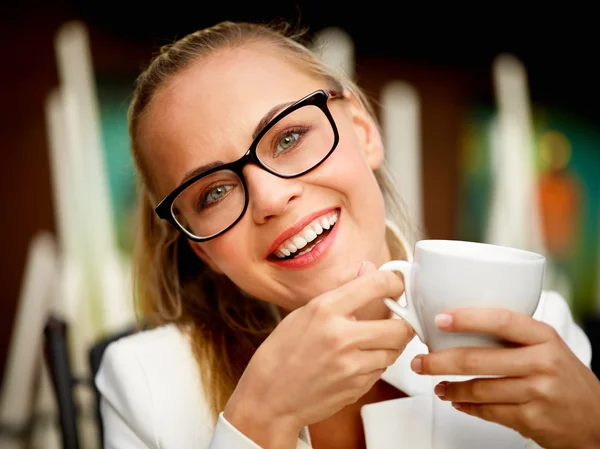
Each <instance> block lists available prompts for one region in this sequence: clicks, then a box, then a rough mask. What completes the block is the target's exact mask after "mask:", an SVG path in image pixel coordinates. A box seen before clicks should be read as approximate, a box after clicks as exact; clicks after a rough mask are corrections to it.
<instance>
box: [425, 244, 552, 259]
mask: <svg viewBox="0 0 600 449" xmlns="http://www.w3.org/2000/svg"><path fill="white" fill-rule="evenodd" d="M437 244H444V245H448V246H452V245H457V244H460V245H465V244H467V245H468V246H471V247H475V246H476V247H479V248H481V247H489V248H493V249H494V250H495V251H498V250H501V251H502V252H504V253H505V254H513V255H517V256H519V257H515V258H513V257H494V258H485V257H483V258H480V257H475V256H474V255H473V254H468V253H458V254H457V253H453V252H451V251H448V249H447V247H445V248H440V247H438V246H436V245H437ZM417 248H418V249H420V250H422V251H425V252H427V253H433V254H437V255H441V256H444V257H450V258H456V259H469V260H480V261H481V262H511V263H520V264H531V263H533V264H537V263H540V262H545V260H546V258H545V257H544V256H543V255H542V254H539V253H536V252H534V251H529V250H525V249H521V248H515V247H512V246H508V245H499V244H492V243H485V242H476V241H469V240H459V239H456V240H452V239H422V240H418V241H417V242H416V243H415V253H416V250H417Z"/></svg>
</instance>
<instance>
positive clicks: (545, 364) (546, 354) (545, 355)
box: [537, 345, 561, 374]
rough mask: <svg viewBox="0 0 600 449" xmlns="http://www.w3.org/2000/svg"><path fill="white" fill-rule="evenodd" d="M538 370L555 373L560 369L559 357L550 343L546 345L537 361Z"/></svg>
mask: <svg viewBox="0 0 600 449" xmlns="http://www.w3.org/2000/svg"><path fill="white" fill-rule="evenodd" d="M537 365H538V368H539V371H540V372H542V373H545V374H552V373H556V372H557V371H558V370H559V369H560V365H561V359H560V355H559V353H558V351H557V350H556V348H555V347H553V346H552V345H546V347H545V349H544V350H543V351H542V352H541V354H540V357H539V359H538V362H537Z"/></svg>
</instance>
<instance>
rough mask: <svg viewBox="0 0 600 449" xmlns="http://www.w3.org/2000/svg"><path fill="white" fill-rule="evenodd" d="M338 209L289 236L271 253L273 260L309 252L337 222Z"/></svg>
mask: <svg viewBox="0 0 600 449" xmlns="http://www.w3.org/2000/svg"><path fill="white" fill-rule="evenodd" d="M338 216H339V209H336V210H335V211H333V212H330V213H328V214H326V215H323V216H321V217H319V218H317V219H315V220H313V221H312V222H311V223H309V224H308V225H307V226H305V227H304V229H302V231H300V232H299V233H298V234H296V235H294V236H293V237H291V238H289V239H288V240H286V241H285V242H283V243H282V244H281V245H279V248H277V250H276V251H275V252H273V253H272V254H271V256H270V257H271V258H272V259H274V260H280V261H282V260H290V259H295V258H297V257H299V256H302V255H304V254H307V253H309V252H311V251H312V250H313V249H314V248H315V247H316V246H317V245H318V244H319V243H320V242H321V241H323V240H324V239H325V238H326V237H327V236H328V235H329V233H330V232H331V230H332V229H333V227H334V226H335V224H336V223H337V220H338Z"/></svg>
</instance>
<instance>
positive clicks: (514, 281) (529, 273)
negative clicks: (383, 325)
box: [380, 240, 546, 352]
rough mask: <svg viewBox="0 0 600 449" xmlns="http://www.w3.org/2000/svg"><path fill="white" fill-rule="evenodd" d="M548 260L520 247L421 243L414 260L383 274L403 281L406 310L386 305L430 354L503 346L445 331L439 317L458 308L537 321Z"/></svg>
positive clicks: (491, 338) (487, 338) (392, 302)
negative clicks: (500, 310)
mask: <svg viewBox="0 0 600 449" xmlns="http://www.w3.org/2000/svg"><path fill="white" fill-rule="evenodd" d="M545 265H546V259H545V258H544V256H542V255H540V254H537V253H534V252H530V251H525V250H521V249H516V248H510V247H506V246H499V245H490V244H486V243H477V242H467V241H459V240H420V241H418V242H417V243H416V244H415V251H414V261H412V262H407V261H404V260H393V261H390V262H387V263H385V264H383V265H382V266H381V267H380V269H384V270H392V271H398V272H400V273H402V275H403V277H404V285H405V294H404V295H403V297H406V301H405V305H402V304H400V302H399V300H398V299H397V300H393V299H391V298H386V299H384V302H385V304H386V305H387V306H388V307H389V308H390V309H391V310H392V312H394V313H395V314H397V315H399V316H400V317H401V318H402V319H404V320H405V321H406V322H408V324H410V325H411V326H412V328H413V329H414V330H415V333H416V334H417V336H418V337H419V338H420V339H421V341H422V342H423V343H425V344H426V345H427V346H428V348H429V350H430V351H431V352H433V351H439V350H441V349H446V348H451V347H459V346H475V347H502V346H504V345H505V342H503V341H501V340H500V339H499V338H498V337H495V336H492V335H482V334H473V333H454V332H444V331H442V330H440V329H439V328H438V327H437V326H436V325H435V316H436V315H437V314H439V313H442V312H445V311H448V310H450V309H455V308H465V307H489V308H505V309H510V310H512V311H515V312H518V313H523V314H527V315H529V316H532V315H533V314H534V312H535V310H536V308H537V305H538V303H539V300H540V297H541V294H542V282H543V278H544V269H545Z"/></svg>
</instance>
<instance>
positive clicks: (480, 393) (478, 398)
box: [470, 380, 487, 402]
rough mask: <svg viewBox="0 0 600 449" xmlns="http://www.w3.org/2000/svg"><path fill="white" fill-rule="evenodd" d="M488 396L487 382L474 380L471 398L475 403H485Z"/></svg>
mask: <svg viewBox="0 0 600 449" xmlns="http://www.w3.org/2000/svg"><path fill="white" fill-rule="evenodd" d="M486 394H487V388H486V384H485V382H481V381H477V380H474V381H472V382H471V391H470V396H471V398H472V399H473V400H474V401H475V402H484V401H485V398H486Z"/></svg>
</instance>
